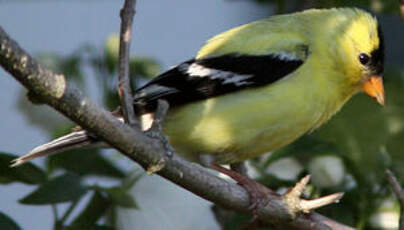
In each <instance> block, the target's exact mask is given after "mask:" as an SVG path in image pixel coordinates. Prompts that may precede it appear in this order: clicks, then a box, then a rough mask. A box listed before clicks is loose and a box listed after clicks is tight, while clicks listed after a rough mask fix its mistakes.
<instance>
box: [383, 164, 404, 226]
mask: <svg viewBox="0 0 404 230" xmlns="http://www.w3.org/2000/svg"><path fill="white" fill-rule="evenodd" d="M386 176H387V179H388V180H389V183H390V186H391V188H392V190H393V192H394V194H396V197H397V199H398V202H399V203H400V225H399V226H400V227H399V229H400V230H404V191H403V189H402V188H401V185H400V183H398V181H397V178H396V177H395V176H394V174H393V172H391V171H390V170H388V169H387V170H386Z"/></svg>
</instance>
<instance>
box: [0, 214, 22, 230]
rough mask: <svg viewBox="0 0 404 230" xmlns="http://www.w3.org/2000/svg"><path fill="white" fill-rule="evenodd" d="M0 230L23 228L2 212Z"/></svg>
mask: <svg viewBox="0 0 404 230" xmlns="http://www.w3.org/2000/svg"><path fill="white" fill-rule="evenodd" d="M0 229H7V230H20V229H21V228H20V226H18V225H17V224H16V223H15V222H14V220H12V219H11V218H10V217H8V216H7V215H5V214H4V213H2V212H0Z"/></svg>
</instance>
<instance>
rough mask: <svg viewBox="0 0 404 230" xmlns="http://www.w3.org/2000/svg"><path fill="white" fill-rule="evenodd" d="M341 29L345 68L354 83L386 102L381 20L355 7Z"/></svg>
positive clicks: (371, 95)
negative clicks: (378, 20)
mask: <svg viewBox="0 0 404 230" xmlns="http://www.w3.org/2000/svg"><path fill="white" fill-rule="evenodd" d="M340 32H341V35H342V36H341V37H340V39H339V42H340V45H341V46H342V48H343V49H342V54H340V55H342V58H341V60H342V62H344V63H342V64H343V66H345V68H344V70H343V71H344V75H345V76H346V77H347V78H348V81H349V82H350V85H353V86H354V87H356V88H357V89H359V90H361V91H363V92H364V93H366V94H367V95H369V96H370V97H372V98H374V99H376V100H377V102H378V103H379V104H381V105H384V88H383V79H382V74H383V68H384V41H383V34H382V30H381V27H380V25H379V24H378V22H377V19H376V18H375V17H374V16H372V15H370V14H369V13H367V12H365V11H362V10H354V13H353V15H351V18H350V20H348V22H347V23H344V25H343V26H342V27H341V30H340Z"/></svg>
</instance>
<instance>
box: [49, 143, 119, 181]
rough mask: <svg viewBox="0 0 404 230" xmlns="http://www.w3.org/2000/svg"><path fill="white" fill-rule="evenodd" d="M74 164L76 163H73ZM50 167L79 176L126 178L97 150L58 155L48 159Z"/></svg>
mask: <svg viewBox="0 0 404 230" xmlns="http://www.w3.org/2000/svg"><path fill="white" fill-rule="evenodd" d="M72 162H74V163H72ZM48 166H49V167H50V168H51V169H52V170H53V169H57V168H63V169H66V170H68V171H71V172H74V173H77V174H78V175H81V176H84V175H98V176H107V177H112V178H124V177H125V173H124V172H123V171H122V170H121V169H119V168H118V167H116V166H115V165H114V164H113V163H112V162H111V160H108V159H106V158H105V157H103V156H102V155H101V154H100V152H99V151H98V150H97V149H94V148H93V149H90V148H89V149H76V150H71V151H66V152H65V153H64V154H56V155H53V156H50V157H49V158H48Z"/></svg>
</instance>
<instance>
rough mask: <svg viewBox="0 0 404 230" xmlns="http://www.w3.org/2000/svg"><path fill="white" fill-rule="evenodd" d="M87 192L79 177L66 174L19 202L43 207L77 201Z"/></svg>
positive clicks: (45, 184) (43, 185)
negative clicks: (44, 205)
mask: <svg viewBox="0 0 404 230" xmlns="http://www.w3.org/2000/svg"><path fill="white" fill-rule="evenodd" d="M86 191H87V190H86V188H85V187H84V186H82V185H81V179H80V177H79V176H77V175H75V174H72V173H66V174H64V175H61V176H58V177H56V178H54V179H51V180H50V181H48V182H46V183H44V184H42V185H41V186H40V187H39V188H37V189H36V190H35V191H33V192H32V193H31V194H29V195H27V196H26V197H24V198H22V199H21V200H20V201H19V202H20V203H22V204H31V205H43V204H55V203H62V202H67V201H75V200H77V199H79V198H80V197H81V196H83V195H84V194H85V193H86Z"/></svg>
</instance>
